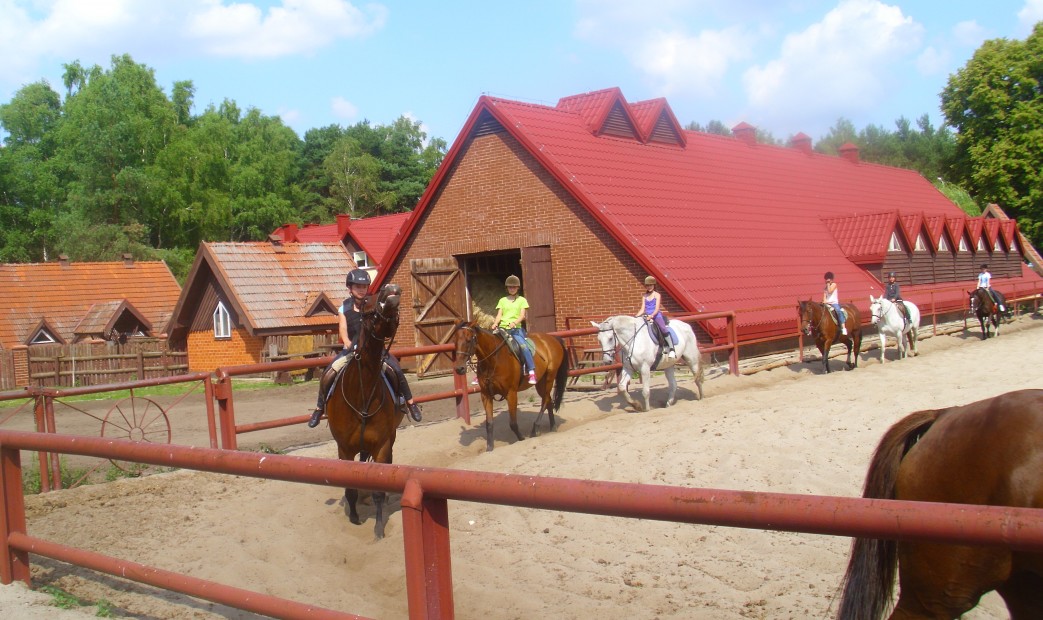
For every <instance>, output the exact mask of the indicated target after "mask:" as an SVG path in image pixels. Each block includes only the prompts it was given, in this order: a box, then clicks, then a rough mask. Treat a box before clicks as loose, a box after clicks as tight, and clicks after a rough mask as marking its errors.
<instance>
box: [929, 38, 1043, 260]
mask: <svg viewBox="0 0 1043 620" xmlns="http://www.w3.org/2000/svg"><path fill="white" fill-rule="evenodd" d="M1041 79H1043V23H1039V24H1036V26H1035V28H1033V30H1032V33H1031V34H1030V35H1029V36H1028V38H1027V39H1026V40H1025V41H1011V40H1007V39H993V40H990V41H986V42H985V43H983V44H982V46H981V47H980V48H978V50H977V51H976V52H975V53H974V56H973V57H971V59H970V60H969V61H967V64H966V65H965V66H964V67H962V68H961V69H959V70H958V71H957V72H956V73H954V74H953V75H951V76H950V77H949V81H948V83H947V84H946V86H945V89H944V90H943V91H942V94H941V98H942V111H943V113H944V114H945V117H946V119H947V122H948V124H949V125H951V126H952V127H954V128H955V129H956V152H955V164H954V172H955V174H956V178H957V179H958V180H959V181H960V182H961V183H963V184H964V185H966V186H967V187H968V188H969V189H970V191H971V194H973V195H974V196H976V197H977V198H978V200H979V201H980V202H982V203H989V202H995V203H997V204H999V205H1000V206H1001V207H1003V208H1004V209H1005V210H1006V211H1007V212H1008V213H1009V214H1010V215H1011V216H1012V217H1014V218H1016V219H1017V220H1018V225H1019V227H1020V228H1021V231H1022V232H1024V233H1025V234H1026V235H1028V236H1029V238H1030V239H1031V240H1032V241H1033V243H1034V244H1036V245H1039V244H1040V243H1043V91H1041V87H1043V84H1041Z"/></svg>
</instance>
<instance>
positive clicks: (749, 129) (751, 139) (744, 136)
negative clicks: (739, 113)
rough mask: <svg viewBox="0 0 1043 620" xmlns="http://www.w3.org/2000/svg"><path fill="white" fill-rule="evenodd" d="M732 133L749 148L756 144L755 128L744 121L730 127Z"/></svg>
mask: <svg viewBox="0 0 1043 620" xmlns="http://www.w3.org/2000/svg"><path fill="white" fill-rule="evenodd" d="M732 133H733V134H734V135H735V137H736V138H738V139H740V140H742V141H743V142H745V143H746V144H749V145H750V146H753V145H755V144H757V128H756V127H754V126H753V125H751V124H749V123H747V122H745V121H743V122H741V123H739V124H738V125H736V126H735V127H732Z"/></svg>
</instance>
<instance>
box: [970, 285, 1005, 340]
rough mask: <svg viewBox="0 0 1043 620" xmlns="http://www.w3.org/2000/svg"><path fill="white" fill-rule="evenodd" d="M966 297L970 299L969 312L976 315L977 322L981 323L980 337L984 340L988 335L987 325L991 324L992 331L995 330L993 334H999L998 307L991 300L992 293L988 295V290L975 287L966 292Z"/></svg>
mask: <svg viewBox="0 0 1043 620" xmlns="http://www.w3.org/2000/svg"><path fill="white" fill-rule="evenodd" d="M967 297H968V299H969V300H970V304H971V312H973V313H974V315H975V316H977V317H978V323H980V324H981V339H982V340H985V339H986V338H988V337H989V336H990V334H989V331H990V330H989V327H990V325H991V327H992V331H994V332H995V334H991V335H995V336H999V335H1000V307H999V306H998V305H996V302H995V301H993V299H992V295H989V291H987V290H985V289H983V288H976V289H974V290H973V291H971V292H969V293H967Z"/></svg>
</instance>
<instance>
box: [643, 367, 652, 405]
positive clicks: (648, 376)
mask: <svg viewBox="0 0 1043 620" xmlns="http://www.w3.org/2000/svg"><path fill="white" fill-rule="evenodd" d="M651 383H652V368H651V367H650V366H645V367H643V368H641V398H642V399H643V400H644V407H643V408H642V409H641V411H648V408H649V407H650V406H651V404H650V403H649V400H650V398H649V393H650V392H651V391H652V386H651Z"/></svg>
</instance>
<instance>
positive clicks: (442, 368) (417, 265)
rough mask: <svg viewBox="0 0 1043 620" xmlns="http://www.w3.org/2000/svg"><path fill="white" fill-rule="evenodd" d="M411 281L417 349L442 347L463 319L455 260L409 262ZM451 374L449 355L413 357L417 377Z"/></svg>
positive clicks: (461, 281)
mask: <svg viewBox="0 0 1043 620" xmlns="http://www.w3.org/2000/svg"><path fill="white" fill-rule="evenodd" d="M409 272H410V274H411V275H412V279H413V315H414V316H415V317H416V318H415V321H414V323H413V328H414V329H415V330H416V344H417V346H421V347H422V346H428V345H432V344H446V343H448V342H449V340H450V337H451V336H452V334H453V328H454V327H456V324H457V323H459V322H460V321H462V320H464V319H465V318H466V317H467V305H466V303H465V299H466V296H465V294H464V279H463V276H462V274H461V273H460V268H459V266H458V265H457V262H456V259H455V258H420V259H415V260H411V261H409ZM452 370H453V355H452V353H434V354H428V355H424V356H419V357H417V369H416V374H417V376H418V377H434V376H441V375H447V374H449V373H450V372H452Z"/></svg>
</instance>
